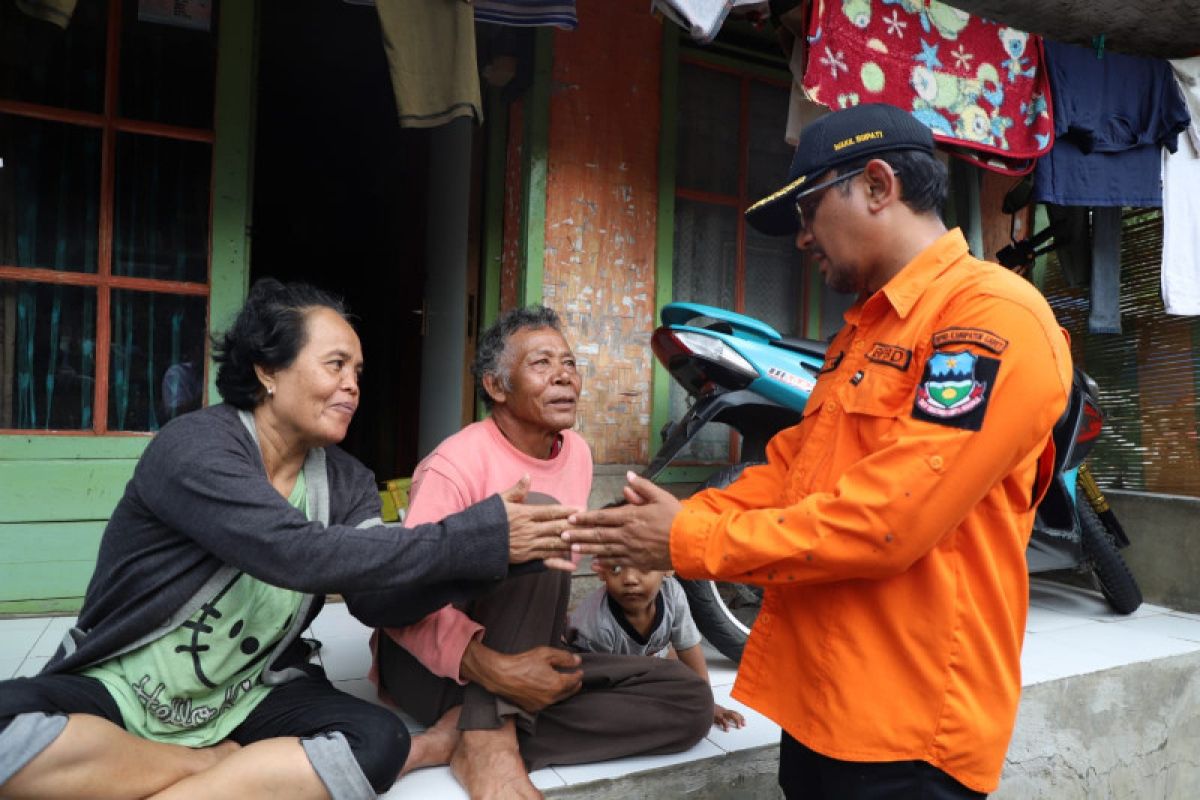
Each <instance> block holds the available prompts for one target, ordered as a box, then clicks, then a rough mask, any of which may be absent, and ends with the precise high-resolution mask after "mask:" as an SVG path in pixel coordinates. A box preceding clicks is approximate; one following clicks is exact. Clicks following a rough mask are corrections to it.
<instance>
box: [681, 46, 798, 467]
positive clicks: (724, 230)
mask: <svg viewBox="0 0 1200 800" xmlns="http://www.w3.org/2000/svg"><path fill="white" fill-rule="evenodd" d="M787 111H788V84H787V83H786V81H778V82H773V81H767V80H765V79H763V78H760V77H757V76H752V75H749V74H742V73H740V72H738V71H737V70H736V69H734V68H729V67H725V66H718V65H714V64H710V63H707V62H704V61H701V60H693V59H691V58H689V57H686V56H685V57H683V58H682V59H681V62H680V64H679V77H678V84H677V104H676V114H677V120H678V127H677V134H676V135H677V140H676V152H675V159H676V161H675V259H674V267H673V273H672V284H673V299H674V300H675V301H677V302H694V303H704V304H706V305H711V306H719V307H721V308H728V309H733V310H735V311H738V312H740V313H743V314H748V315H749V316H752V317H756V318H758V319H761V320H763V321H764V322H767V323H768V324H770V325H771V326H772V327H774V328H775V329H776V330H778V331H780V332H781V333H783V334H785V335H801V328H802V323H803V319H802V316H803V315H802V308H803V306H802V302H803V286H802V282H803V280H804V272H803V270H802V268H801V261H800V257H799V254H798V253H797V252H796V248H795V244H794V242H793V241H792V239H791V238H789V237H769V236H763V235H761V234H759V233H757V232H756V231H754V230H753V229H752V228H750V227H749V226H748V225H746V221H745V217H744V216H743V214H742V212H743V211H744V210H745V209H746V208H747V207H748V206H749V205H750V204H751V203H752V202H754V201H755V200H757V199H758V198H760V197H763V196H765V195H767V194H770V193H771V192H772V191H774V190H775V189H777V188H779V186H780V185H781V184H782V181H783V179H784V178H785V177H786V176H787V168H788V164H789V163H790V162H791V157H792V148H791V147H790V146H789V145H788V144H787V142H786V141H784V129H785V126H786V123H787ZM670 398H671V418H672V419H679V417H680V416H682V415H683V413H684V411H685V410H686V405H687V393H686V392H684V390H683V389H682V388H680V386H679V385H678V384H677V383H675V382H672V383H671V387H670ZM736 448H737V443H736V437H735V435H733V434H731V433H730V430H729V429H728V428H726V427H725V426H722V425H709V426H707V427H706V428H705V429H704V430H703V431H701V433H700V434H699V435H698V436H697V437H696V438H695V439H693V441H692V443H691V444H690V445H689V446H688V449H687V450H685V451H684V453H683V454H682V459H683V460H687V461H692V462H701V463H723V462H730V461H732V460H734V459H736V458H737V452H736Z"/></svg>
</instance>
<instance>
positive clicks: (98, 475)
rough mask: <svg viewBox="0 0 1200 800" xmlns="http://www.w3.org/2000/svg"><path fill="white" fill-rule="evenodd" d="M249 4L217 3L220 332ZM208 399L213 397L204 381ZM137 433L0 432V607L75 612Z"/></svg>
mask: <svg viewBox="0 0 1200 800" xmlns="http://www.w3.org/2000/svg"><path fill="white" fill-rule="evenodd" d="M256 10H257V2H255V1H254V0H239V1H238V2H234V3H225V4H224V5H223V6H222V9H221V15H220V16H221V19H220V26H221V27H220V35H219V47H220V54H219V58H218V64H217V107H216V120H217V122H216V142H215V144H214V146H213V170H214V171H213V233H212V237H213V239H212V292H211V296H210V304H209V327H210V329H213V330H220V329H222V328H224V327H225V325H226V324H227V323H228V321H229V319H230V317H231V316H232V314H233V313H234V312H235V311H236V310H237V308H238V307H239V306H240V305H241V302H242V300H243V299H244V298H245V296H246V290H247V283H248V280H249V273H250V269H249V238H248V224H249V212H250V185H251V175H252V170H251V145H252V143H253V138H252V132H253V127H254V126H253V108H254V106H253V96H254V65H255V59H254V48H255V41H256V33H255V20H256ZM209 397H210V398H213V397H216V391H215V389H214V388H213V387H212V386H211V385H210V388H209ZM148 441H149V438H148V437H144V436H58V435H56V436H36V435H29V436H24V435H19V436H0V614H18V613H49V612H56V611H75V610H78V608H79V605H80V603H81V601H82V598H83V593H84V590H85V589H86V588H87V582H88V578H89V577H90V576H91V574H92V567H93V565H94V563H95V557H96V550H97V546H98V544H99V541H100V534H101V533H102V532H103V530H104V525H105V523H106V521H107V520H108V516H109V514H110V513H111V512H112V509H113V507H114V506H115V505H116V503H117V500H118V499H120V497H121V493H122V492H123V491H124V488H125V483H126V481H128V480H129V476H130V475H131V474H132V472H133V467H134V465H135V464H136V463H137V459H138V457H139V456H140V455H141V453H142V451H143V450H144V449H145V447H146V443H147V442H148Z"/></svg>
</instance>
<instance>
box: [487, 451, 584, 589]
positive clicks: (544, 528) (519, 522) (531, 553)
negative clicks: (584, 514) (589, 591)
mask: <svg viewBox="0 0 1200 800" xmlns="http://www.w3.org/2000/svg"><path fill="white" fill-rule="evenodd" d="M528 494H529V476H528V475H525V476H523V477H522V478H521V480H519V481H517V483H516V485H514V486H513V487H511V488H510V489H508V490H507V491H505V492H501V494H500V499H501V500H503V501H504V510H505V512H507V513H508V563H510V564H520V563H521V562H523V561H534V560H536V559H539V558H540V559H543V560H544V561H545V562H546V566H547V567H549V568H551V569H561V570H563V571H564V572H574V571H575V566H576V565H575V562H574V561H572V560H571V549H570V545H569V544H568V543H567V542H565V541H563V538H562V532H563V531H564V530H566V527H567V517H568V516H570V515H571V514H573V513H575V512H576V511H578V510H579V509H577V508H573V507H571V506H560V505H540V504H539V505H534V504H529V503H526V502H525V500H526V495H528ZM543 497H544V495H543Z"/></svg>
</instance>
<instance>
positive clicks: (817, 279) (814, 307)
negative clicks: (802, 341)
mask: <svg viewBox="0 0 1200 800" xmlns="http://www.w3.org/2000/svg"><path fill="white" fill-rule="evenodd" d="M806 260H807V259H806ZM804 271H805V278H806V284H805V287H804V296H805V299H806V301H807V302H808V316H807V318H806V321H805V325H804V335H805V336H806V337H808V338H809V339H821V338H824V337H822V336H821V295H822V293H823V292H824V291H825V279H824V278H822V277H821V270H819V269H817V268H816V267H814V266H812V264H808V265H807V266H806V267H805V270H804Z"/></svg>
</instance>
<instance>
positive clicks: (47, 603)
mask: <svg viewBox="0 0 1200 800" xmlns="http://www.w3.org/2000/svg"><path fill="white" fill-rule="evenodd" d="M82 607H83V597H82V596H80V597H46V598H42V599H39V600H12V601H0V619H2V618H5V617H10V616H20V615H27V614H36V615H38V616H42V615H45V614H60V615H62V614H78V613H79V609H80V608H82Z"/></svg>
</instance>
